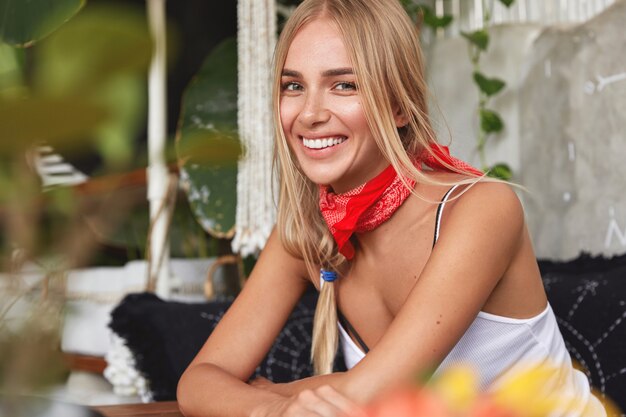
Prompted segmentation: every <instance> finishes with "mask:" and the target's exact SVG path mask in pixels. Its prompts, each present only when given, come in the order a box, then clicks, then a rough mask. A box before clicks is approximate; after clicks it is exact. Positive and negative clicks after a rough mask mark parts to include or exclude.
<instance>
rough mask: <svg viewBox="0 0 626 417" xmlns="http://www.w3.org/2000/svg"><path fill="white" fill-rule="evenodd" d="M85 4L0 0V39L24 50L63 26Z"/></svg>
mask: <svg viewBox="0 0 626 417" xmlns="http://www.w3.org/2000/svg"><path fill="white" fill-rule="evenodd" d="M84 5H85V0H0V16H2V18H1V19H0V39H2V40H4V41H5V42H6V43H9V44H11V45H16V46H21V47H28V46H31V45H32V44H33V43H34V42H36V41H38V40H40V39H42V38H44V37H45V36H47V35H49V34H50V33H52V32H53V31H55V30H56V29H57V28H58V27H59V26H61V25H63V24H64V23H65V22H67V21H68V20H69V19H70V18H71V17H72V16H74V15H75V14H76V13H78V11H79V10H80V9H81V8H82V7H83V6H84Z"/></svg>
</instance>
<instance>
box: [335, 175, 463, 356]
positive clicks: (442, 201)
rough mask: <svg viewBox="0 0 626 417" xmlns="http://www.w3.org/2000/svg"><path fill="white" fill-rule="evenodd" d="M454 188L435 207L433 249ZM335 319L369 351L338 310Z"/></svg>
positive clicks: (364, 350)
mask: <svg viewBox="0 0 626 417" xmlns="http://www.w3.org/2000/svg"><path fill="white" fill-rule="evenodd" d="M456 187H457V186H456V185H455V186H453V187H451V188H450V189H449V190H448V191H447V192H446V193H445V194H444V195H443V197H442V198H441V202H440V203H439V206H438V207H437V215H436V217H435V233H434V237H433V247H435V244H436V243H437V239H438V238H439V222H440V221H441V213H442V211H443V206H444V205H445V203H446V201H447V200H448V196H449V195H450V194H451V193H452V191H453V190H454V189H455V188H456ZM337 318H338V319H339V323H341V325H342V326H343V328H344V329H345V330H346V331H347V332H348V334H351V335H352V336H353V337H354V340H355V341H356V342H357V343H358V344H359V346H360V347H361V350H363V352H365V353H367V352H369V351H370V349H369V348H368V347H367V345H366V344H365V342H364V341H363V339H362V338H361V336H359V334H358V333H357V331H356V329H355V328H354V327H353V326H352V325H351V324H350V322H349V321H348V319H346V317H345V316H344V315H343V313H341V311H340V310H339V308H337Z"/></svg>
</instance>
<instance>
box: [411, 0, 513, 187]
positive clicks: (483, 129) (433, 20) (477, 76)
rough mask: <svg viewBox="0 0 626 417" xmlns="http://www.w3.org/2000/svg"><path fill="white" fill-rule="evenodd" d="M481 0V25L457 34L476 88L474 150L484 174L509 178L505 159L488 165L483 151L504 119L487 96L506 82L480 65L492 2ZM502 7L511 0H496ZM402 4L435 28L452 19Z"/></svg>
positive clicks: (492, 95) (422, 6)
mask: <svg viewBox="0 0 626 417" xmlns="http://www.w3.org/2000/svg"><path fill="white" fill-rule="evenodd" d="M480 1H482V9H483V16H482V21H483V25H482V26H483V27H482V29H479V30H476V31H473V32H461V35H462V36H463V37H464V38H465V39H466V40H467V41H468V48H469V58H470V61H471V63H472V69H473V72H472V79H473V82H474V84H475V85H476V88H477V89H478V97H479V99H478V112H477V116H478V119H479V121H480V122H479V123H478V132H477V139H476V151H477V152H478V155H479V158H480V166H481V169H482V170H483V171H484V172H486V173H487V175H489V176H492V177H496V178H501V179H504V180H510V179H511V177H512V176H513V173H512V170H511V168H510V167H509V166H508V165H507V164H505V163H502V162H500V163H496V164H493V165H491V166H490V165H489V163H488V162H487V157H486V155H485V147H486V145H487V143H488V141H489V138H490V137H491V136H492V135H493V134H494V133H498V132H501V131H502V130H503V129H504V126H505V125H504V121H503V120H502V117H501V116H500V115H499V114H498V112H496V111H495V110H493V109H492V108H490V107H489V104H490V101H491V99H492V98H493V97H494V96H496V95H497V94H500V93H501V92H502V90H504V88H505V87H506V83H505V82H504V81H503V80H501V79H499V78H497V77H489V76H487V75H485V73H484V72H483V70H482V68H481V65H480V64H481V58H482V56H483V54H484V53H485V52H487V49H488V47H489V42H490V39H491V35H490V28H491V24H492V22H491V16H492V14H491V8H490V7H489V5H488V4H487V3H490V4H491V5H493V2H487V1H485V0H480ZM498 1H499V2H500V3H502V4H503V5H504V6H506V7H510V6H511V5H512V4H513V3H514V2H515V0H498ZM401 2H402V5H403V6H404V8H405V10H406V11H407V12H408V13H409V15H410V16H411V17H412V18H413V19H414V21H415V22H416V23H418V24H422V25H425V26H428V27H431V28H432V29H433V30H437V29H439V28H445V27H446V26H448V25H449V24H450V23H452V20H453V17H452V16H450V15H443V16H437V15H436V13H434V12H433V11H432V9H430V8H429V7H427V6H425V5H422V4H417V3H415V1H414V0H401Z"/></svg>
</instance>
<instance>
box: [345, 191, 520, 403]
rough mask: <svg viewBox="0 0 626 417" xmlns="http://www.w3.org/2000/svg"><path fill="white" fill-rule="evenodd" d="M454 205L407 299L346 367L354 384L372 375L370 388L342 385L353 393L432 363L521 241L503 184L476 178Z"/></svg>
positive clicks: (515, 210)
mask: <svg viewBox="0 0 626 417" xmlns="http://www.w3.org/2000/svg"><path fill="white" fill-rule="evenodd" d="M451 208H452V209H451V210H449V212H448V214H447V216H446V218H445V222H442V229H441V230H442V232H441V235H440V238H439V240H438V242H437V244H436V246H435V248H434V249H433V252H432V254H431V256H430V258H429V260H428V262H427V263H426V265H425V267H424V269H423V271H422V273H421V275H420V277H419V279H418V280H417V282H416V284H415V286H414V287H413V289H412V290H411V292H410V294H409V296H408V297H407V300H406V302H405V303H404V305H403V306H402V308H401V309H400V311H399V312H398V314H397V315H396V317H395V319H394V320H393V322H392V323H391V325H390V326H389V328H388V330H387V331H386V332H385V334H384V335H383V337H382V338H381V339H380V341H379V342H378V344H377V345H376V346H375V347H374V348H373V349H372V350H371V351H370V352H369V353H368V355H367V356H366V357H365V358H364V359H363V360H362V361H361V362H360V363H359V364H358V365H357V366H355V368H353V369H352V370H351V373H352V376H351V378H350V380H352V382H355V384H354V385H353V387H354V386H358V385H361V386H363V381H371V382H367V383H365V386H366V387H369V392H368V388H365V389H362V388H361V389H357V390H352V389H350V387H349V386H348V387H346V389H347V391H350V392H351V393H356V397H358V398H361V399H367V398H368V397H369V396H371V395H373V394H374V393H375V392H377V391H378V390H379V389H381V388H382V387H385V386H389V385H391V384H394V383H398V382H405V380H408V379H410V378H412V377H414V376H415V374H416V373H419V372H425V371H427V370H430V369H433V367H436V366H437V365H438V364H439V363H440V362H441V361H442V360H443V359H444V358H445V356H446V355H447V354H448V353H449V352H450V350H451V349H452V348H453V347H454V345H455V344H456V343H457V342H458V340H459V339H460V338H461V337H462V336H463V334H464V333H465V331H466V330H467V328H468V327H469V326H470V324H471V323H472V321H473V320H474V319H475V317H476V315H477V314H478V312H479V311H480V309H481V308H482V306H483V305H484V303H485V302H486V300H487V299H488V297H489V295H490V294H491V292H492V291H493V289H494V287H495V286H496V284H497V283H498V281H499V280H500V278H501V277H502V276H503V274H504V272H505V271H506V269H507V267H508V265H509V264H510V262H511V259H512V257H513V255H514V253H515V251H516V250H517V248H518V246H519V242H520V241H521V236H522V232H523V229H524V215H523V211H522V208H521V204H520V202H519V200H518V198H517V196H516V195H515V193H514V192H513V191H512V190H511V189H510V187H509V186H508V185H506V184H500V183H479V184H476V185H475V186H473V187H472V188H470V189H469V190H468V191H467V192H466V193H465V194H463V195H462V196H461V197H460V198H459V199H458V200H457V201H456V202H455V203H454V205H453V206H452V207H451ZM446 210H448V207H446ZM368 377H369V379H368ZM373 381H376V382H373ZM348 384H350V382H348Z"/></svg>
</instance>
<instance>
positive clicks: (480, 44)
mask: <svg viewBox="0 0 626 417" xmlns="http://www.w3.org/2000/svg"><path fill="white" fill-rule="evenodd" d="M461 35H462V36H463V37H464V38H465V39H467V40H468V41H470V42H471V43H472V44H473V45H474V46H476V47H477V48H478V49H480V50H481V51H486V50H487V47H488V46H489V33H487V31H486V30H482V29H481V30H477V31H475V32H461Z"/></svg>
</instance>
